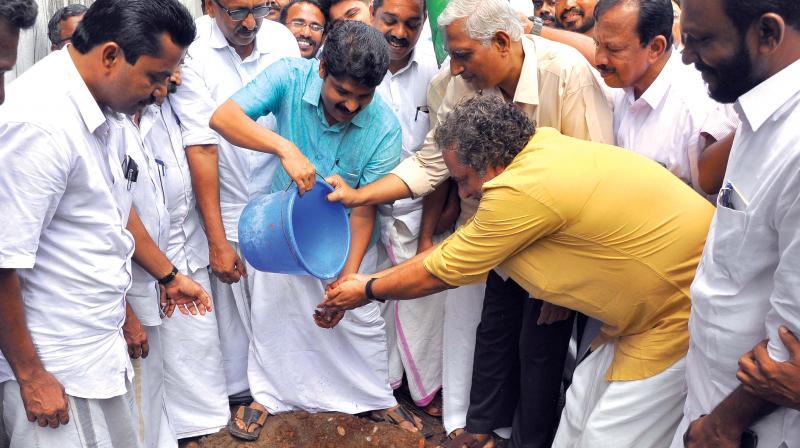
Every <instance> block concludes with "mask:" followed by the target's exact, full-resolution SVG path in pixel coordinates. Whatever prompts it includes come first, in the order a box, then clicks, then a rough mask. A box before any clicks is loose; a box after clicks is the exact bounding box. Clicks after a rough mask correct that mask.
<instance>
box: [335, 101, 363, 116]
mask: <svg viewBox="0 0 800 448" xmlns="http://www.w3.org/2000/svg"><path fill="white" fill-rule="evenodd" d="M334 107H336V110H338V111H339V112H341V113H342V114H344V115H348V116H349V115H355V114H357V113H359V112H360V111H361V108H360V107H359V108H358V109H356V110H354V111H352V112H351V111H350V109H348V108H346V107H344V106H342V105H341V104H337V105H336V106H334Z"/></svg>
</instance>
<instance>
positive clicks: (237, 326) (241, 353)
mask: <svg viewBox="0 0 800 448" xmlns="http://www.w3.org/2000/svg"><path fill="white" fill-rule="evenodd" d="M229 243H230V244H231V246H233V248H234V250H236V253H237V254H239V257H240V258H241V259H242V260H244V255H243V254H242V251H241V250H240V249H239V243H236V242H232V241H229ZM248 267H250V266H249V265H248ZM248 273H250V272H249V271H248ZM211 294H212V295H213V296H214V305H215V313H214V314H216V315H217V327H218V330H219V341H220V348H221V350H222V365H223V367H224V368H225V381H226V383H227V390H228V395H229V396H241V395H247V391H248V389H249V386H248V384H247V358H248V351H249V348H248V347H249V345H250V289H249V285H248V282H247V280H246V279H241V280H240V281H239V282H237V283H232V284H227V283H224V282H222V281H220V279H219V278H217V276H216V275H213V274H212V275H211Z"/></svg>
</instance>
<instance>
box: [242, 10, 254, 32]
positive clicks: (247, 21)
mask: <svg viewBox="0 0 800 448" xmlns="http://www.w3.org/2000/svg"><path fill="white" fill-rule="evenodd" d="M242 26H243V27H245V28H247V29H248V30H252V29H253V28H255V27H256V18H255V16H253V12H252V11H250V13H249V14H247V17H245V18H244V20H242Z"/></svg>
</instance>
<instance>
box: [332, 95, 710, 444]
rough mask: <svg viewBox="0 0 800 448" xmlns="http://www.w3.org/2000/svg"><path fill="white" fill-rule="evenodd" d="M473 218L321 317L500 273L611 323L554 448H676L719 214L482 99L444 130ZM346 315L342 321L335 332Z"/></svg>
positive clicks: (345, 285) (654, 172)
mask: <svg viewBox="0 0 800 448" xmlns="http://www.w3.org/2000/svg"><path fill="white" fill-rule="evenodd" d="M436 142H437V146H439V147H440V148H445V150H444V151H443V152H444V159H445V162H446V163H447V166H448V168H449V170H450V173H451V175H452V176H453V178H454V179H455V180H456V181H457V182H458V185H459V193H460V194H461V196H462V197H473V198H476V199H480V205H479V208H478V212H477V214H476V215H475V217H474V218H473V219H472V220H471V221H470V222H469V223H467V224H466V225H465V226H463V227H461V228H460V229H459V230H457V231H456V233H454V234H453V235H452V236H451V237H450V238H449V239H447V240H445V241H444V242H443V243H442V244H441V245H439V246H438V247H436V248H435V249H432V250H430V251H428V252H426V253H423V254H420V255H419V256H417V257H415V258H413V259H411V260H409V261H408V262H406V263H404V264H401V265H398V266H396V267H395V268H393V269H390V270H388V271H384V272H382V273H379V274H375V275H374V276H373V279H369V278H366V277H358V276H353V277H350V278H348V279H347V280H345V281H342V282H338V283H337V284H334V285H332V286H331V288H329V290H328V291H327V297H326V300H325V301H324V302H323V303H322V305H321V306H323V307H330V308H332V310H344V309H351V308H353V307H358V306H361V305H364V304H366V303H369V301H370V299H373V300H375V299H382V298H386V299H389V298H390V299H399V300H403V299H412V298H415V297H421V296H425V295H429V294H432V293H435V292H438V291H441V290H444V289H448V288H453V287H456V286H460V285H466V284H471V283H477V282H482V281H484V280H485V278H486V276H487V274H488V273H489V271H491V270H492V269H499V270H501V271H502V272H504V273H505V274H507V275H508V276H510V277H511V278H512V279H513V280H515V281H516V282H517V283H519V284H520V285H521V286H522V287H523V288H525V289H526V290H527V291H528V292H530V294H531V295H532V296H534V297H539V298H541V299H542V300H544V301H547V302H550V303H554V304H556V305H559V306H563V307H566V308H570V309H573V310H577V311H579V312H582V313H584V314H586V315H588V316H590V317H593V318H595V319H598V320H599V321H601V322H602V323H603V327H602V330H601V335H600V336H599V337H598V339H597V340H596V341H595V349H596V350H595V351H594V352H593V353H592V354H591V355H590V356H589V357H588V358H587V359H586V360H585V361H584V362H583V363H581V364H580V365H579V366H578V368H577V370H576V372H575V377H574V379H573V384H572V386H571V387H570V389H569V391H568V393H567V404H566V407H565V409H564V412H563V414H562V416H561V423H560V427H559V429H558V432H557V434H556V439H555V442H554V445H553V446H554V447H573V446H577V447H586V446H614V447H619V448H625V447H631V448H633V447H635V448H648V447H662V446H664V447H666V446H668V445H669V442H670V440H671V436H672V434H673V433H674V431H675V427H676V426H677V424H678V422H679V420H680V418H681V412H682V406H683V401H684V399H685V394H686V387H685V382H684V364H685V362H684V356H685V354H686V351H687V348H688V340H689V335H688V330H687V321H688V317H689V310H690V302H689V286H690V285H691V282H692V279H693V278H694V273H695V269H696V267H697V263H698V261H699V259H700V255H701V252H702V250H703V244H704V242H705V236H706V233H707V231H708V226H709V223H710V221H711V216H712V214H713V212H714V210H713V207H712V206H711V205H710V204H709V203H708V202H707V201H705V200H704V199H703V198H702V197H700V196H699V195H697V193H695V192H694V191H692V189H691V188H690V187H688V186H687V185H686V184H684V183H683V182H681V181H680V180H679V179H677V178H676V177H675V176H673V175H671V174H670V173H669V171H667V170H665V169H664V168H663V167H661V166H660V165H658V164H657V163H655V162H653V161H651V160H648V159H646V158H644V157H642V156H640V155H637V154H635V153H633V152H630V151H624V150H620V149H619V148H616V147H614V146H609V145H604V144H599V143H593V142H587V141H582V140H578V139H575V138H572V137H567V136H564V135H561V134H559V133H558V132H557V131H556V130H554V129H551V128H541V129H539V130H537V131H536V132H535V134H534V128H533V124H532V123H531V122H530V121H529V120H528V119H527V118H526V117H525V115H524V113H522V112H521V111H519V110H518V109H517V108H515V107H514V106H512V105H508V104H507V103H505V102H503V101H502V100H500V99H498V98H496V97H491V96H485V95H484V96H477V97H474V98H472V99H470V100H469V101H467V102H465V103H463V105H461V106H459V107H458V108H457V109H456V110H455V111H454V112H453V113H451V114H450V116H448V117H447V119H446V120H445V121H444V122H443V123H442V124H441V125H440V126H439V128H438V129H437V131H436ZM341 314H342V311H338V313H336V314H333V316H334V318H333V320H332V321H331V322H330V323H331V324H335V322H336V320H337V319H340V318H341Z"/></svg>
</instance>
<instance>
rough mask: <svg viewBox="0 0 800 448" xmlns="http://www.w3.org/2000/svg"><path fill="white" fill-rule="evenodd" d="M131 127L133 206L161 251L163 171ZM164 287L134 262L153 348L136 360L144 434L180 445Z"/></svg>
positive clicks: (140, 310)
mask: <svg viewBox="0 0 800 448" xmlns="http://www.w3.org/2000/svg"><path fill="white" fill-rule="evenodd" d="M125 124H126V131H127V132H130V133H131V135H132V138H131V139H132V140H136V141H137V143H138V144H137V145H136V147H132V148H131V150H130V151H129V154H130V156H131V158H132V159H133V160H134V161H135V162H136V163H137V165H138V167H139V175H138V179H137V181H136V183H137V184H138V185H137V188H136V190H135V191H134V194H133V207H134V208H135V209H136V212H137V213H138V214H139V218H140V219H141V220H142V224H144V227H145V229H146V230H147V233H148V235H150V238H152V240H153V242H154V243H155V244H156V245H157V246H158V248H159V249H160V250H161V252H162V253H163V252H166V250H167V240H168V239H169V214H168V213H167V207H166V204H165V196H164V189H163V187H162V186H163V184H164V180H163V173H162V170H161V169H160V167H159V165H158V164H157V163H156V159H155V156H154V155H153V153H152V151H151V150H150V148H149V147H146V146H145V144H144V141H143V139H142V132H141V130H140V129H139V128H137V127H136V125H135V124H134V123H133V122H132V121H130V120H125ZM159 295H160V294H159V289H158V283H157V282H156V279H155V278H154V277H153V276H152V275H150V274H149V273H147V271H145V270H144V269H143V268H142V267H141V266H139V265H138V264H137V263H135V262H134V263H133V281H132V283H131V288H130V289H129V290H128V294H127V295H126V300H127V301H128V304H129V305H130V306H131V308H132V309H133V312H134V314H136V317H137V318H138V319H139V321H140V323H141V325H142V326H143V327H144V330H145V332H146V333H147V342H148V346H149V348H150V353H149V354H148V356H147V357H146V358H140V359H136V360H134V361H133V363H134V365H138V367H139V369H138V370H137V375H136V377H135V378H134V381H133V387H134V390H135V392H136V393H135V397H136V400H135V405H136V413H137V415H138V417H139V424H140V428H141V429H142V430H143V432H142V434H141V437H142V440H143V441H144V445H145V446H146V447H148V448H149V447H158V448H162V447H164V448H168V447H177V446H178V443H177V438H176V436H175V431H174V430H173V429H172V427H171V426H170V424H169V419H168V418H167V411H166V400H165V395H164V392H165V388H164V361H163V350H162V348H161V339H162V338H161V337H160V330H161V316H160V304H159Z"/></svg>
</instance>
